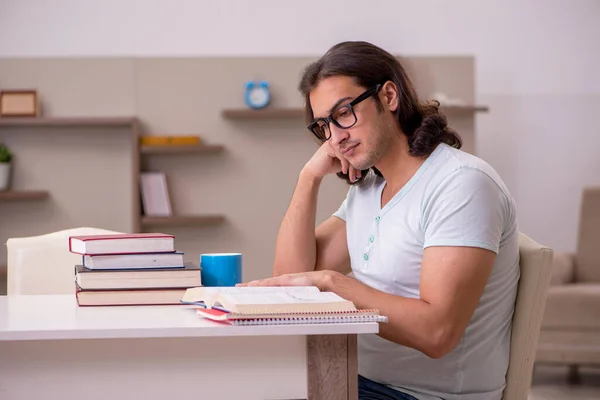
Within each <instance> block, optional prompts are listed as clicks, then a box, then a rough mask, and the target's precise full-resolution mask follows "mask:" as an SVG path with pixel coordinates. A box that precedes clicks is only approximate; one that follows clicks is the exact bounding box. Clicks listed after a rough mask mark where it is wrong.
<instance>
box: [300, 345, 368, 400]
mask: <svg viewBox="0 0 600 400" xmlns="http://www.w3.org/2000/svg"><path fill="white" fill-rule="evenodd" d="M356 345H357V343H356V335H314V336H308V337H307V365H308V371H307V372H308V400H357V399H358V357H357V347H356Z"/></svg>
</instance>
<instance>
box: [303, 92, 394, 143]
mask: <svg viewBox="0 0 600 400" xmlns="http://www.w3.org/2000/svg"><path fill="white" fill-rule="evenodd" d="M382 86H383V85H382V84H381V83H378V84H377V85H375V86H373V87H371V88H369V89H367V90H365V91H364V92H363V93H362V94H360V95H359V96H358V97H357V98H355V99H354V100H352V101H351V102H350V103H348V104H344V105H343V106H340V107H338V108H336V109H335V110H333V111H332V112H331V114H329V115H328V116H327V117H324V118H323V117H321V118H317V119H316V120H314V121H313V122H311V123H310V124H308V126H307V128H308V130H309V131H310V132H311V133H312V134H313V135H315V136H316V138H317V139H319V140H321V141H323V142H326V141H327V140H329V139H331V129H330V127H329V125H330V124H331V123H332V122H333V124H334V125H335V126H337V127H338V128H340V129H348V128H352V127H353V126H354V125H356V123H357V122H358V117H357V116H356V113H355V112H354V106H356V105H357V104H358V103H360V102H361V101H364V100H366V99H368V98H369V97H371V96H373V95H375V94H377V93H378V92H379V89H381V87H382ZM344 108H347V109H348V110H350V112H352V115H353V116H354V122H353V123H352V124H350V125H349V126H343V125H341V124H340V123H339V122H338V121H337V120H335V119H334V118H333V115H334V114H336V113H338V112H339V111H340V110H341V109H344ZM320 121H325V123H326V124H327V131H328V132H329V135H328V136H327V137H325V138H323V137H321V136H320V135H319V134H317V133H316V132H315V131H314V129H315V128H316V127H317V124H318V123H319V122H320Z"/></svg>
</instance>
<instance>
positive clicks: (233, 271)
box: [200, 253, 242, 286]
mask: <svg viewBox="0 0 600 400" xmlns="http://www.w3.org/2000/svg"><path fill="white" fill-rule="evenodd" d="M200 268H202V269H201V274H202V286H235V285H236V284H237V283H242V254H241V253H205V254H201V255H200Z"/></svg>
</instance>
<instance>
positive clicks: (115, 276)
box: [69, 233, 202, 306]
mask: <svg viewBox="0 0 600 400" xmlns="http://www.w3.org/2000/svg"><path fill="white" fill-rule="evenodd" d="M69 251H70V252H71V253H75V254H80V255H81V256H82V262H81V264H78V265H75V294H76V296H77V303H78V304H79V305H80V306H100V305H159V304H181V302H180V299H181V298H182V297H183V295H184V294H185V292H186V290H187V289H190V288H193V287H199V286H202V280H201V274H200V267H198V266H196V265H195V264H193V263H185V262H184V258H183V253H182V252H178V251H176V249H175V237H174V236H173V235H167V234H164V233H137V234H112V235H87V236H71V237H69Z"/></svg>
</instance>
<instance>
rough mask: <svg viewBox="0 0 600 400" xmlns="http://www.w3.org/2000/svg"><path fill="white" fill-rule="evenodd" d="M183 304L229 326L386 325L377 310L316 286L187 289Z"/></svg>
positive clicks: (199, 313) (384, 318) (205, 316)
mask: <svg viewBox="0 0 600 400" xmlns="http://www.w3.org/2000/svg"><path fill="white" fill-rule="evenodd" d="M181 301H182V303H187V304H197V305H199V306H200V307H199V308H198V309H197V310H196V312H197V313H198V315H200V316H201V317H204V318H208V319H211V320H214V321H220V322H225V323H229V324H232V325H268V324H308V323H340V322H386V321H387V318H386V317H384V316H381V315H379V312H378V310H364V309H357V308H356V306H355V305H354V303H353V302H351V301H349V300H346V299H344V298H342V297H340V296H339V295H337V294H335V293H333V292H321V291H320V290H319V289H318V288H317V287H315V286H278V287H223V288H204V287H198V288H190V289H188V290H186V293H185V295H184V296H183V298H182V299H181Z"/></svg>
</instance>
